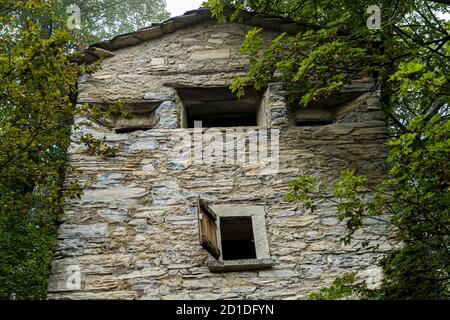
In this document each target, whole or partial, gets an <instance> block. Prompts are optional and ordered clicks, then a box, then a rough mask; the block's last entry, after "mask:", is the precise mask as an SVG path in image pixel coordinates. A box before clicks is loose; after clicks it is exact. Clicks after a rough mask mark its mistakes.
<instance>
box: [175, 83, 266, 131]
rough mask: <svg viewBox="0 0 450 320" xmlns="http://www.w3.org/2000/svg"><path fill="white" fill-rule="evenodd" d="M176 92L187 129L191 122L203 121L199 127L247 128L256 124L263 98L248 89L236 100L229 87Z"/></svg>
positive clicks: (187, 88)
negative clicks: (181, 104)
mask: <svg viewBox="0 0 450 320" xmlns="http://www.w3.org/2000/svg"><path fill="white" fill-rule="evenodd" d="M177 92H178V95H179V97H180V98H181V101H182V103H183V106H184V110H185V115H186V118H185V123H184V125H185V126H186V127H187V128H193V127H194V121H202V127H204V128H211V127H250V126H258V125H262V124H259V123H258V116H257V114H258V110H259V108H260V106H261V101H262V94H261V93H260V92H256V91H255V90H253V89H252V88H251V87H247V88H246V90H245V95H244V96H243V97H241V98H240V99H238V98H237V97H236V95H235V94H234V93H232V92H231V91H230V89H229V88H228V87H210V88H205V87H203V88H201V87H183V88H177Z"/></svg>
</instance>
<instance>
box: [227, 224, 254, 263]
mask: <svg viewBox="0 0 450 320" xmlns="http://www.w3.org/2000/svg"><path fill="white" fill-rule="evenodd" d="M220 235H221V240H222V241H221V242H222V243H221V244H222V259H223V260H239V259H256V250H255V241H254V238H253V227H252V218H251V217H236V218H220Z"/></svg>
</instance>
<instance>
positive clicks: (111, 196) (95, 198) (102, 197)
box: [80, 187, 146, 203]
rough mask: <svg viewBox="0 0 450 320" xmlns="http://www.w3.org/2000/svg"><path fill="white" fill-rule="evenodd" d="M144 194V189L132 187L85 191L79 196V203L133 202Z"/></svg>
mask: <svg viewBox="0 0 450 320" xmlns="http://www.w3.org/2000/svg"><path fill="white" fill-rule="evenodd" d="M145 194H146V189H144V188H134V187H110V188H107V189H86V190H84V194H83V195H82V196H81V200H80V202H81V203H89V202H91V203H95V202H111V201H123V200H134V199H139V198H141V197H143V196H144V195H145Z"/></svg>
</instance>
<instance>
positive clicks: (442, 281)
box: [208, 0, 450, 299]
mask: <svg viewBox="0 0 450 320" xmlns="http://www.w3.org/2000/svg"><path fill="white" fill-rule="evenodd" d="M208 3H209V5H211V6H213V14H214V16H216V17H217V18H218V19H219V20H224V17H229V18H230V19H231V20H233V19H238V18H239V13H238V10H239V9H249V10H253V11H257V12H261V13H266V14H269V15H275V16H282V17H285V18H288V19H291V20H293V21H296V22H300V23H302V24H304V25H306V26H309V27H308V28H306V29H307V30H305V31H302V32H299V33H297V34H295V35H289V36H288V35H285V34H282V35H280V36H279V37H277V38H276V39H274V41H272V43H271V45H269V46H268V47H262V45H261V39H260V37H259V33H260V30H258V29H253V30H251V31H250V32H248V34H247V37H246V39H245V41H244V42H243V45H242V49H241V52H242V53H243V54H246V55H248V56H249V57H250V63H251V68H250V70H249V71H248V73H247V75H246V77H245V78H239V79H236V81H235V82H234V83H233V85H232V86H231V89H232V90H233V91H234V92H236V93H237V94H238V95H240V96H241V95H243V94H244V91H243V90H244V86H245V84H246V82H249V81H252V82H254V83H255V87H256V88H263V87H265V86H267V84H268V82H272V81H277V82H278V81H282V82H285V83H287V84H291V85H295V86H296V87H297V88H298V87H299V88H302V89H303V92H302V93H301V95H300V96H299V97H298V99H297V100H298V101H300V106H299V107H301V106H308V105H310V104H311V102H314V101H315V100H317V99H318V98H326V97H328V96H330V95H333V94H335V93H336V92H339V90H340V89H341V88H342V87H343V86H344V85H346V84H349V83H351V82H353V81H355V80H357V79H358V78H361V77H364V76H371V77H372V78H373V79H374V80H375V86H374V88H373V90H374V91H376V92H377V93H379V94H380V98H381V102H382V106H383V111H384V113H385V114H386V116H387V119H388V120H389V128H390V131H391V134H392V139H391V140H390V142H389V145H390V148H391V152H390V156H389V159H388V162H389V164H390V166H391V169H390V172H389V174H390V176H389V178H388V179H387V180H386V181H384V183H383V185H382V187H381V188H379V189H377V190H373V189H372V188H371V186H370V181H367V179H366V178H364V177H360V176H357V175H356V174H355V173H354V172H352V171H351V168H349V169H348V170H345V171H343V172H342V173H341V177H340V180H339V181H338V183H336V184H335V185H332V186H323V185H321V184H320V181H319V179H316V178H312V177H301V178H300V179H299V180H298V181H295V182H293V183H291V184H290V187H291V190H292V192H291V193H290V194H289V195H287V199H288V200H289V201H294V202H301V203H303V204H304V205H305V206H306V208H308V209H311V210H315V209H316V207H317V206H318V205H319V204H320V203H321V202H324V201H331V202H334V203H335V204H336V206H337V208H338V211H339V218H340V219H342V220H343V219H345V220H346V221H347V227H348V228H347V229H348V234H347V236H346V237H345V238H344V239H343V241H344V242H345V243H349V241H350V240H351V239H352V235H353V233H354V232H355V231H356V230H357V229H358V228H359V227H361V224H362V223H363V221H364V219H367V218H371V219H384V216H385V215H386V214H388V215H390V217H391V220H390V222H389V227H390V228H389V230H390V232H391V234H392V235H395V236H396V239H397V240H398V242H399V244H402V245H403V246H402V247H401V248H400V249H398V250H396V251H393V252H392V253H391V254H390V255H389V256H387V257H386V258H385V259H384V260H383V261H382V265H383V267H384V272H385V275H386V277H385V281H384V283H383V286H382V288H381V289H380V291H379V292H378V293H377V294H376V297H378V298H384V299H443V298H448V297H449V295H450V292H449V290H450V283H449V280H450V275H449V268H450V255H449V250H450V249H449V248H450V243H449V234H450V233H449V228H450V226H449V223H450V218H449V216H450V215H449V209H448V207H449V203H450V201H449V191H450V190H449V181H448V177H449V172H448V163H449V151H448V150H449V139H448V134H449V116H450V115H449V102H450V101H449V99H450V95H449V92H450V90H449V89H450V83H449V79H450V72H449V67H450V65H449V63H448V61H449V58H450V42H449V41H450V37H449V31H450V23H449V22H448V20H445V19H444V18H442V17H443V15H444V14H446V15H447V17H448V15H449V14H450V3H448V2H446V1H438V0H408V1H390V0H379V1H375V2H370V3H367V2H366V1H362V0H356V1H344V0H319V1H317V0H314V1H313V0H302V1H296V0H285V1H277V0H214V1H209V2H208ZM369 4H370V5H373V4H377V5H378V6H379V7H380V8H381V9H382V11H381V25H382V28H381V29H380V30H371V29H369V28H368V27H367V25H366V20H367V18H368V14H367V13H366V9H367V7H368V5H369ZM230 8H231V11H232V12H233V13H232V14H229V10H230ZM232 8H235V9H236V10H235V11H233V9H232ZM330 189H331V190H332V194H331V195H332V196H330V194H329V192H328V190H330ZM365 245H370V244H368V243H366V244H365ZM330 295H331V294H330ZM366 297H368V295H366Z"/></svg>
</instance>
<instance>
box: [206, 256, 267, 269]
mask: <svg viewBox="0 0 450 320" xmlns="http://www.w3.org/2000/svg"><path fill="white" fill-rule="evenodd" d="M274 265H275V261H274V260H272V259H242V260H210V261H208V268H209V270H210V271H211V272H231V271H247V270H262V269H270V268H272V267H273V266H274Z"/></svg>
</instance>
